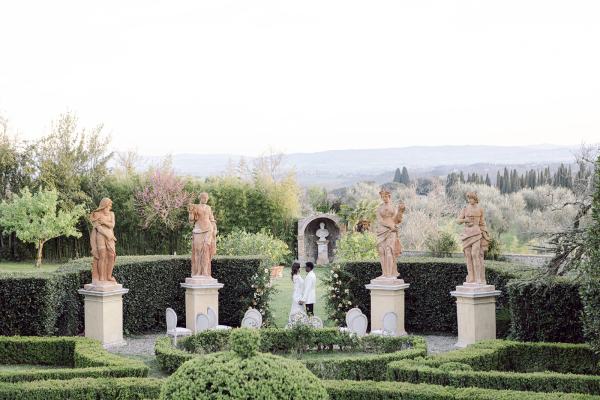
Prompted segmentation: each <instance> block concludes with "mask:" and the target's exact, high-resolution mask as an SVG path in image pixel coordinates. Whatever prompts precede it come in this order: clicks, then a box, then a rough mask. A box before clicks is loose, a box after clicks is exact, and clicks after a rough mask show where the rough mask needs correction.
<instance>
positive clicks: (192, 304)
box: [181, 277, 223, 332]
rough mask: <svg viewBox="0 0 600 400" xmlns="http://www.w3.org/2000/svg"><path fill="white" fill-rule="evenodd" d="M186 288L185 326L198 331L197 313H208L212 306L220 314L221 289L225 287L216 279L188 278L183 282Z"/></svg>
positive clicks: (182, 285)
mask: <svg viewBox="0 0 600 400" xmlns="http://www.w3.org/2000/svg"><path fill="white" fill-rule="evenodd" d="M181 287H182V288H185V327H186V328H188V329H190V330H191V331H192V332H196V315H198V314H200V313H202V314H207V310H208V307H211V308H212V309H213V310H215V313H217V316H218V315H219V289H221V288H222V287H223V284H222V283H219V282H218V281H217V280H216V279H205V278H196V277H192V278H186V280H185V283H182V284H181Z"/></svg>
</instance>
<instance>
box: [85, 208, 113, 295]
mask: <svg viewBox="0 0 600 400" xmlns="http://www.w3.org/2000/svg"><path fill="white" fill-rule="evenodd" d="M90 221H91V222H92V232H91V233H90V244H91V245H92V257H93V261H92V285H96V284H100V285H102V284H104V285H106V284H108V283H113V284H116V283H117V281H116V279H115V278H114V277H113V276H112V272H113V268H114V266H115V260H116V258H117V252H116V248H115V245H116V241H117V239H116V238H115V233H114V231H113V229H114V227H115V213H114V212H112V201H111V200H110V199H109V198H106V197H105V198H103V199H102V200H101V201H100V205H99V206H98V208H97V209H96V210H94V211H93V212H92V213H91V214H90Z"/></svg>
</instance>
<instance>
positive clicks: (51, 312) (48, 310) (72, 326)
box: [0, 256, 271, 336]
mask: <svg viewBox="0 0 600 400" xmlns="http://www.w3.org/2000/svg"><path fill="white" fill-rule="evenodd" d="M90 262H91V261H90V259H80V260H75V261H72V262H71V263H68V264H66V265H65V266H63V267H61V268H59V270H58V271H57V272H55V273H48V274H43V275H42V274H39V273H38V274H28V275H25V274H18V275H17V274H0V308H1V309H2V310H3V313H4V315H3V317H2V318H1V319H0V334H1V335H36V336H49V335H67V336H69V335H76V334H78V333H80V332H82V331H83V296H81V295H80V294H78V293H77V290H78V289H81V288H82V287H83V285H84V284H85V283H89V282H90V281H91V267H90V265H91V264H90ZM261 264H262V262H261V260H260V259H258V258H248V257H226V258H224V257H215V259H213V265H212V270H213V276H214V277H215V278H217V279H218V280H219V282H221V283H223V284H225V290H223V291H222V293H221V295H220V296H219V320H220V322H221V323H222V324H226V325H231V326H239V324H240V323H241V320H242V318H243V315H244V312H245V310H247V309H248V308H249V307H251V306H253V307H255V308H258V309H260V310H262V311H264V312H265V319H266V320H268V319H269V316H270V314H269V309H268V300H269V295H270V291H271V289H270V288H269V287H268V283H269V271H268V269H267V270H265V268H264V267H263V266H262V265H261ZM190 270H191V267H190V259H189V257H182V256H181V257H175V256H140V257H118V258H117V264H116V266H115V270H114V276H115V278H116V279H117V281H118V282H119V283H122V284H123V286H124V287H126V288H128V289H129V293H128V294H127V295H125V296H123V322H124V327H123V328H124V331H125V332H126V333H145V332H150V331H160V330H163V329H165V324H166V321H165V309H166V308H167V307H171V308H173V309H174V310H175V311H176V312H177V314H178V316H179V318H180V322H181V323H183V321H184V319H185V290H184V289H183V288H181V286H180V284H181V283H182V282H184V281H185V278H186V277H188V276H189V275H190ZM252 286H254V287H252ZM254 303H256V304H254Z"/></svg>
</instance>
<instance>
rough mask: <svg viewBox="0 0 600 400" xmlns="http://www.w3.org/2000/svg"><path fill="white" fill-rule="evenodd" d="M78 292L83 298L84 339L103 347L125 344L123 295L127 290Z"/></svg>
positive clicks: (85, 290)
mask: <svg viewBox="0 0 600 400" xmlns="http://www.w3.org/2000/svg"><path fill="white" fill-rule="evenodd" d="M86 286H87V285H86ZM119 286H120V285H119ZM78 292H79V294H82V295H84V296H85V299H84V303H85V306H84V309H85V317H84V318H85V337H89V338H92V339H97V340H99V341H100V342H102V345H103V346H104V347H109V346H118V345H122V344H125V341H124V340H123V295H124V294H125V293H127V292H129V289H123V288H122V287H121V288H119V289H115V290H112V291H96V290H87V289H80V290H79V291H78Z"/></svg>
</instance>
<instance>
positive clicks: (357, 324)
mask: <svg viewBox="0 0 600 400" xmlns="http://www.w3.org/2000/svg"><path fill="white" fill-rule="evenodd" d="M367 325H369V320H368V319H367V317H366V315H365V314H358V315H357V316H355V317H354V318H352V321H350V326H349V328H350V332H351V333H354V334H356V336H365V334H366V333H367Z"/></svg>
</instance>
